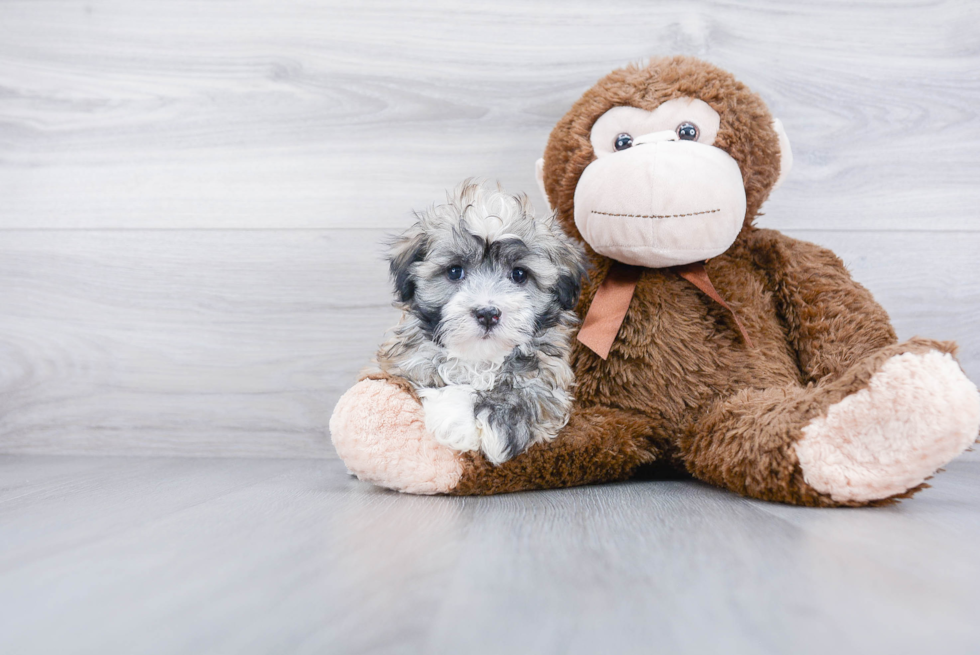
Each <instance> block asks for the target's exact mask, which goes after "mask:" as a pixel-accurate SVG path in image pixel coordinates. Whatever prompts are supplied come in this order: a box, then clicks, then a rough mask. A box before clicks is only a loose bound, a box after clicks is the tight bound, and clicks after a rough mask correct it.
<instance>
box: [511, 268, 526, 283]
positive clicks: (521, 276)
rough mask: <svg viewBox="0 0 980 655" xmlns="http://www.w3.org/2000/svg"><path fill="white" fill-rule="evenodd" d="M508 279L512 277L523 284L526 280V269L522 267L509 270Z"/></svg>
mask: <svg viewBox="0 0 980 655" xmlns="http://www.w3.org/2000/svg"><path fill="white" fill-rule="evenodd" d="M510 279H512V280H513V281H514V282H516V283H517V284H524V283H525V282H527V271H525V270H524V269H523V268H520V267H518V268H515V269H514V270H512V271H511V272H510Z"/></svg>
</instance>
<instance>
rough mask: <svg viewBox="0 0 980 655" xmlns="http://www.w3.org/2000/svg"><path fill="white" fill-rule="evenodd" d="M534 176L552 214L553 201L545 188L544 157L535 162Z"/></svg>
mask: <svg viewBox="0 0 980 655" xmlns="http://www.w3.org/2000/svg"><path fill="white" fill-rule="evenodd" d="M534 177H535V179H536V180H537V181H538V191H540V192H541V196H542V197H543V198H544V206H545V207H547V208H548V213H549V214H550V213H551V211H552V209H551V201H550V200H548V192H547V191H545V190H544V157H542V158H541V159H539V160H538V161H536V162H534Z"/></svg>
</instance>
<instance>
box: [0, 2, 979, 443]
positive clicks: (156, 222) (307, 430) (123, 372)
mask: <svg viewBox="0 0 980 655" xmlns="http://www.w3.org/2000/svg"><path fill="white" fill-rule="evenodd" d="M676 53H684V54H692V55H697V56H700V57H704V58H706V59H708V60H710V61H713V62H715V63H717V64H719V65H721V66H723V67H726V68H728V69H729V70H732V71H733V72H735V73H736V74H737V75H738V76H739V77H740V78H741V79H743V80H744V81H746V82H747V83H748V84H749V85H750V86H752V87H753V88H754V89H756V90H757V91H758V92H760V93H761V94H762V95H763V97H765V98H766V100H767V101H768V102H769V103H770V105H771V107H772V109H773V111H774V113H775V114H777V115H779V116H780V117H781V118H782V119H783V121H784V123H785V125H786V127H787V130H788V132H789V134H790V137H791V139H792V140H793V143H794V152H795V159H796V166H795V170H794V172H793V174H792V175H791V177H790V179H789V180H788V182H787V183H786V184H785V185H784V186H783V187H782V188H781V189H780V190H779V191H778V192H777V193H776V194H775V195H774V197H773V198H772V199H771V200H770V202H769V203H768V205H767V206H766V207H765V211H766V215H765V216H764V217H762V219H761V222H762V224H764V225H766V226H770V227H775V228H778V229H783V230H786V231H788V232H789V233H790V234H793V235H795V236H800V237H802V238H809V239H812V240H815V241H818V242H820V243H823V244H825V245H829V246H830V247H832V248H834V249H836V250H837V251H838V252H840V253H841V254H842V255H843V256H844V258H845V260H847V261H848V262H849V264H850V265H851V266H852V267H853V268H854V271H855V273H856V275H857V277H858V279H859V280H861V281H862V282H865V283H866V284H867V285H868V286H869V287H870V288H871V289H872V290H873V291H874V292H875V293H876V294H877V296H878V298H879V300H881V302H882V303H883V304H884V305H885V306H886V308H887V309H888V310H889V311H890V312H891V314H892V316H893V318H894V320H895V323H896V325H897V327H898V329H899V332H900V333H901V334H902V335H903V336H911V335H912V334H923V335H927V336H935V337H942V338H952V339H957V340H958V341H960V343H961V346H962V351H961V356H962V360H963V362H964V366H965V367H966V370H967V372H968V373H969V374H970V375H971V376H972V377H973V378H974V379H980V341H978V339H980V336H978V334H977V330H976V329H975V328H974V327H973V326H975V325H976V324H977V321H978V319H980V316H978V312H980V275H978V269H977V266H978V264H977V260H976V257H975V255H974V253H975V252H976V251H977V249H978V246H980V243H978V242H977V239H978V232H980V230H978V226H980V221H978V218H980V211H978V210H977V207H978V206H980V184H977V180H978V179H980V157H978V156H977V155H976V153H977V152H978V148H980V117H978V110H977V108H978V107H980V5H978V4H977V3H975V2H972V1H968V0H962V1H956V0H952V1H946V2H942V1H932V0H926V1H924V2H918V3H911V2H908V3H905V2H899V3H895V2H884V1H870V0H865V1H859V2H843V1H841V2H832V3H821V4H820V5H816V6H815V5H813V4H812V3H806V2H802V1H800V2H776V1H775V0H748V1H746V2H739V3H732V2H727V1H722V0H717V1H696V2H691V1H687V0H683V1H682V0H666V1H664V2H657V3H642V2H624V1H618V0H615V1H611V2H603V3H598V4H597V3H591V2H585V1H584V0H583V1H573V2H561V3H558V2H543V3H525V2H517V1H516V0H505V1H503V2H497V3H494V4H493V5H492V6H489V5H488V6H476V5H472V4H468V3H462V2H450V1H448V0H429V1H427V2H424V3H408V4H406V3H395V2H358V3H353V4H351V3H340V2H321V3H307V2H252V3H241V2H231V1H228V0H217V1H212V2H191V1H189V0H177V1H174V2H163V1H160V0H151V1H147V2H140V3H137V4H134V3H127V2H120V1H109V0H91V1H88V2H81V1H79V2H76V1H69V0H46V1H45V2H34V1H32V0H10V1H7V2H3V3H0V199H2V200H0V452H17V453H113V454H125V453H129V454H146V453H158V454H181V455H219V454H221V455H240V456H275V457H294V456H295V457H299V456H303V457H306V456H311V457H331V456H332V449H331V448H330V446H329V443H328V441H329V440H328V435H327V430H326V423H327V418H328V417H329V414H330V411H331V409H332V408H333V405H334V403H335V402H336V400H337V398H338V396H339V395H340V393H342V391H343V390H344V389H346V388H347V387H348V386H349V385H350V384H351V383H352V382H353V380H354V378H355V375H356V373H357V371H358V369H360V367H361V366H362V365H363V364H364V363H365V362H366V361H367V360H368V359H369V357H370V356H371V354H372V352H373V351H374V349H375V347H376V344H377V343H378V341H379V340H380V339H381V335H382V333H383V331H384V330H385V329H386V328H387V327H389V326H390V325H391V324H392V323H393V322H394V320H395V319H396V316H395V313H394V312H393V310H391V308H390V307H389V306H388V303H389V300H388V299H389V292H388V289H387V286H386V282H385V275H384V268H383V265H382V264H381V263H380V262H379V254H380V247H379V246H378V245H377V244H378V242H379V241H380V240H381V237H382V235H383V234H384V232H385V231H386V230H393V229H401V228H403V227H405V226H406V225H407V224H408V222H409V220H410V212H411V210H412V209H418V208H421V207H424V206H426V205H428V204H430V203H432V202H435V201H438V200H439V199H440V198H442V197H443V193H444V191H445V189H446V188H448V187H451V186H453V185H455V184H457V183H458V182H459V181H460V180H462V179H463V178H465V177H467V176H478V177H480V176H482V177H486V178H490V179H499V180H501V181H502V182H503V183H504V185H505V187H506V188H507V189H509V190H513V191H516V190H524V191H527V192H528V193H530V195H531V196H532V197H533V198H534V199H536V201H537V204H538V206H539V208H541V207H542V205H543V202H542V199H541V198H540V197H539V195H538V192H537V190H536V185H535V183H534V181H533V177H532V173H531V170H532V165H533V162H534V160H535V159H536V158H537V157H538V156H539V154H540V153H541V151H542V150H543V148H544V144H545V141H546V139H547V135H548V132H549V130H550V129H551V127H552V125H553V124H554V123H555V121H556V120H557V119H558V118H559V117H560V116H561V115H562V114H563V113H564V112H565V111H566V110H567V108H568V107H569V105H570V104H571V103H572V102H573V101H574V100H575V99H576V98H577V97H578V96H579V95H580V94H581V92H582V91H583V90H584V89H586V88H587V87H589V86H590V85H591V84H592V83H593V82H594V81H595V80H596V79H598V78H599V77H601V76H602V75H604V74H605V73H606V72H608V71H609V70H611V69H613V68H615V67H617V66H621V65H623V64H625V63H628V62H630V61H636V60H640V59H643V58H645V57H649V56H655V55H661V54H676Z"/></svg>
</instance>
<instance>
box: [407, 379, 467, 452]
mask: <svg viewBox="0 0 980 655" xmlns="http://www.w3.org/2000/svg"><path fill="white" fill-rule="evenodd" d="M418 395H419V398H421V399H422V407H423V409H425V427H426V429H427V430H428V431H429V432H431V433H432V436H433V437H435V440H436V441H437V442H439V443H441V444H442V445H444V446H447V447H449V448H452V449H453V450H479V449H480V429H479V428H478V427H477V424H476V418H475V417H474V416H473V401H474V398H475V395H476V392H475V391H474V390H473V387H471V386H470V385H468V384H454V385H450V386H448V387H439V388H436V389H419V391H418Z"/></svg>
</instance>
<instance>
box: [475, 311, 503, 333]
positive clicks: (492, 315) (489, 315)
mask: <svg viewBox="0 0 980 655" xmlns="http://www.w3.org/2000/svg"><path fill="white" fill-rule="evenodd" d="M473 318H475V319H476V322H477V323H479V324H480V325H482V326H483V329H484V330H486V331H487V332H489V331H490V330H492V329H493V328H494V326H495V325H497V323H499V322H500V310H499V309H497V308H496V307H480V308H479V309H474V310H473Z"/></svg>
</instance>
